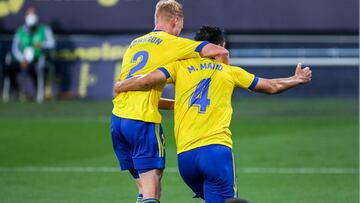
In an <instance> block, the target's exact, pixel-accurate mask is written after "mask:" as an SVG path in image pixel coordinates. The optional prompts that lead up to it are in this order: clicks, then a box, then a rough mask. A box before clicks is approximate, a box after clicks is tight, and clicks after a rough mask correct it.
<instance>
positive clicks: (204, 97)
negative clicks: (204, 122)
mask: <svg viewBox="0 0 360 203" xmlns="http://www.w3.org/2000/svg"><path fill="white" fill-rule="evenodd" d="M210 82H211V78H206V79H203V80H201V81H200V83H199V84H198V86H197V87H196V89H195V92H194V93H193V95H192V96H191V99H190V102H189V107H191V106H197V107H198V108H199V113H206V108H207V107H208V106H209V105H210V99H209V98H208V94H209V86H210Z"/></svg>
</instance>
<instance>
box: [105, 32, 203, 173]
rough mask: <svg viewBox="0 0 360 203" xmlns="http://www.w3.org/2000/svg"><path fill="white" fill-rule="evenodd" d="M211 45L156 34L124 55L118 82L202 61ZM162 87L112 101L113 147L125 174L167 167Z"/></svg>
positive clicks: (142, 39)
mask: <svg viewBox="0 0 360 203" xmlns="http://www.w3.org/2000/svg"><path fill="white" fill-rule="evenodd" d="M207 43H208V42H197V41H192V40H189V39H185V38H181V37H176V36H173V35H170V34H168V33H166V32H163V31H160V30H154V31H153V32H150V33H148V34H146V35H144V36H141V37H139V38H136V39H135V40H133V41H132V42H131V44H130V46H129V48H128V49H127V51H126V52H125V55H124V57H123V61H122V69H121V73H120V76H119V80H125V79H127V78H131V77H133V76H135V75H140V74H147V73H150V72H152V71H154V70H156V69H157V68H158V67H160V66H163V65H165V64H168V63H171V62H174V61H176V60H181V59H189V58H196V57H198V58H199V57H200V54H199V53H200V52H201V50H202V48H203V47H204V46H205V45H206V44H207ZM162 89H163V86H162V85H160V86H157V87H155V88H152V89H151V90H149V91H135V92H126V93H120V94H119V95H117V96H116V97H115V98H114V99H113V104H114V108H113V110H112V113H113V117H112V123H111V133H112V139H113V147H114V150H115V153H116V155H117V157H118V159H119V161H120V167H121V169H122V170H129V171H130V172H131V173H132V175H133V176H134V177H135V178H137V177H138V176H137V174H136V173H137V172H140V173H142V172H146V171H147V170H151V169H154V168H159V169H162V168H164V167H165V158H164V157H165V149H164V137H163V133H162V130H161V126H160V122H161V115H160V113H159V110H158V103H159V100H160V96H161V93H162Z"/></svg>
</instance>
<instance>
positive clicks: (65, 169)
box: [0, 166, 359, 174]
mask: <svg viewBox="0 0 360 203" xmlns="http://www.w3.org/2000/svg"><path fill="white" fill-rule="evenodd" d="M11 172H25V173H27V172H47V173H69V172H75V173H118V172H120V170H119V168H117V167H109V166H104V167H96V166H88V167H86V166H22V167H1V166H0V173H11ZM178 172H179V171H178V169H177V168H175V167H168V168H166V169H165V173H178ZM237 172H238V173H247V174H359V169H356V168H238V169H237Z"/></svg>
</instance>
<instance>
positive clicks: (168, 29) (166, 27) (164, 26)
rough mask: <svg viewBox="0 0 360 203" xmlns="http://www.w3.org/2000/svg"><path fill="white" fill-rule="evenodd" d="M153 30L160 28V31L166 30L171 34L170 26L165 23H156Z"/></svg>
mask: <svg viewBox="0 0 360 203" xmlns="http://www.w3.org/2000/svg"><path fill="white" fill-rule="evenodd" d="M154 30H162V31H164V32H167V33H169V34H172V32H171V28H170V26H169V25H167V24H157V25H155V28H154Z"/></svg>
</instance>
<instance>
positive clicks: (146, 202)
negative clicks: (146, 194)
mask: <svg viewBox="0 0 360 203" xmlns="http://www.w3.org/2000/svg"><path fill="white" fill-rule="evenodd" d="M142 202H143V203H160V201H159V200H157V199H155V198H148V199H143V200H142Z"/></svg>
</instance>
